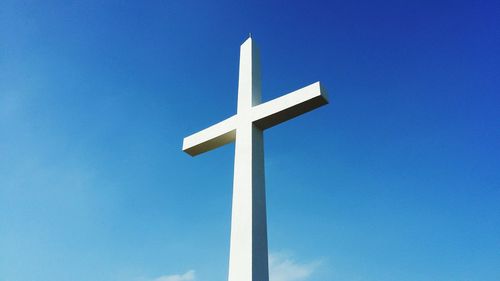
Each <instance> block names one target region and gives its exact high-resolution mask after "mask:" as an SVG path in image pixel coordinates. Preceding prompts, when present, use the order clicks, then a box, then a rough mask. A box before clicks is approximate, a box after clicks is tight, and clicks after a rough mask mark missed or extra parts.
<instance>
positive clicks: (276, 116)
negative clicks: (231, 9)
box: [182, 37, 328, 281]
mask: <svg viewBox="0 0 500 281" xmlns="http://www.w3.org/2000/svg"><path fill="white" fill-rule="evenodd" d="M239 71H240V72H239V83H238V106H237V114H236V115H234V116H232V117H229V118H227V119H226V120H224V121H222V122H219V123H217V124H215V125H213V126H210V127H208V128H206V129H204V130H202V131H200V132H198V133H195V134H193V135H190V136H188V137H186V138H184V142H183V145H182V150H183V151H184V152H186V153H188V154H189V155H191V156H195V155H198V154H201V153H203V152H207V151H209V150H212V149H215V148H217V147H220V146H222V145H225V144H227V143H230V142H233V141H235V142H236V144H235V154H234V178H233V202H232V215H231V241H230V251H229V277H228V281H268V280H269V269H268V252H267V222H266V195H265V182H264V140H263V134H262V133H263V131H264V130H265V129H268V128H271V127H273V126H275V125H278V124H280V123H282V122H284V121H287V120H289V119H291V118H294V117H296V116H298V115H301V114H303V113H306V112H308V111H311V110H313V109H315V108H317V107H320V106H322V105H325V104H327V103H328V100H327V97H326V91H325V90H324V89H323V87H322V86H321V84H320V82H316V83H313V84H311V85H309V86H306V87H304V88H302V89H299V90H296V91H294V92H292V93H289V94H287V95H284V96H281V97H279V98H276V99H274V100H271V101H268V102H265V103H261V82H260V81H261V80H260V62H259V51H258V49H257V46H256V45H255V43H254V41H253V39H252V38H251V37H250V38H248V39H247V40H246V41H245V42H244V43H243V44H242V45H241V47H240V69H239Z"/></svg>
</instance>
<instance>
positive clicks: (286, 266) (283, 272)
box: [269, 253, 320, 281]
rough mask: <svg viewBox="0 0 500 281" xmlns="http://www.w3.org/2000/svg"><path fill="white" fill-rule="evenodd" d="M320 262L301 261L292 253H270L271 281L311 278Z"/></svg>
mask: <svg viewBox="0 0 500 281" xmlns="http://www.w3.org/2000/svg"><path fill="white" fill-rule="evenodd" d="M319 264H320V262H318V261H315V262H309V263H299V262H297V261H295V260H294V259H292V257H291V256H290V255H286V254H283V253H272V254H270V255H269V280H270V281H302V280H306V279H307V278H309V277H310V276H311V275H312V274H313V273H314V271H315V270H316V269H317V268H318V266H319Z"/></svg>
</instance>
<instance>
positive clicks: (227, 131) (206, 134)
mask: <svg viewBox="0 0 500 281" xmlns="http://www.w3.org/2000/svg"><path fill="white" fill-rule="evenodd" d="M235 120H236V116H232V117H229V118H228V119H226V120H224V121H222V122H219V123H217V124H215V125H212V126H210V127H208V128H206V129H204V130H202V131H199V132H198V133H195V134H192V135H190V136H189V137H186V138H184V141H183V143H182V150H183V151H184V152H186V153H187V154H189V155H191V156H196V155H198V154H201V153H204V152H207V151H210V150H212V149H215V148H217V147H219V146H222V145H225V144H227V143H230V142H233V141H234V140H235V138H236V124H235Z"/></svg>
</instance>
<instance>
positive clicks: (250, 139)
mask: <svg viewBox="0 0 500 281" xmlns="http://www.w3.org/2000/svg"><path fill="white" fill-rule="evenodd" d="M260 102H261V80H260V62H259V53H258V50H257V47H256V46H255V43H254V42H253V40H252V39H251V38H249V39H248V40H247V41H245V43H243V44H242V45H241V50H240V73H239V84H238V113H237V116H238V117H237V118H238V123H237V128H236V145H235V159H234V183H233V207H232V217H231V245H230V254H229V278H228V280H229V281H268V280H269V270H268V260H267V259H268V251H267V223H266V196H265V180H264V146H263V134H262V130H260V129H258V128H257V127H256V126H255V125H253V124H252V120H251V110H252V107H253V106H255V105H257V104H259V103H260Z"/></svg>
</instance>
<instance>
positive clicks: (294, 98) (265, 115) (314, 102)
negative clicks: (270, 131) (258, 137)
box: [252, 82, 328, 130]
mask: <svg viewBox="0 0 500 281" xmlns="http://www.w3.org/2000/svg"><path fill="white" fill-rule="evenodd" d="M327 103H328V98H327V95H326V90H325V89H324V88H323V86H322V85H321V83H320V82H316V83H313V84H311V85H309V86H306V87H304V88H302V89H299V90H297V91H294V92H291V93H289V94H287V95H284V96H282V97H279V98H276V99H274V100H271V101H268V102H265V103H262V104H259V105H257V106H254V107H253V109H252V111H253V113H252V119H253V122H254V124H255V125H256V126H257V127H259V128H260V129H262V130H264V129H267V128H270V127H273V126H275V125H278V124H280V123H282V122H285V121H287V120H289V119H292V118H294V117H297V116H299V115H301V114H304V113H306V112H309V111H311V110H313V109H316V108H318V107H320V106H322V105H325V104H327Z"/></svg>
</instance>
